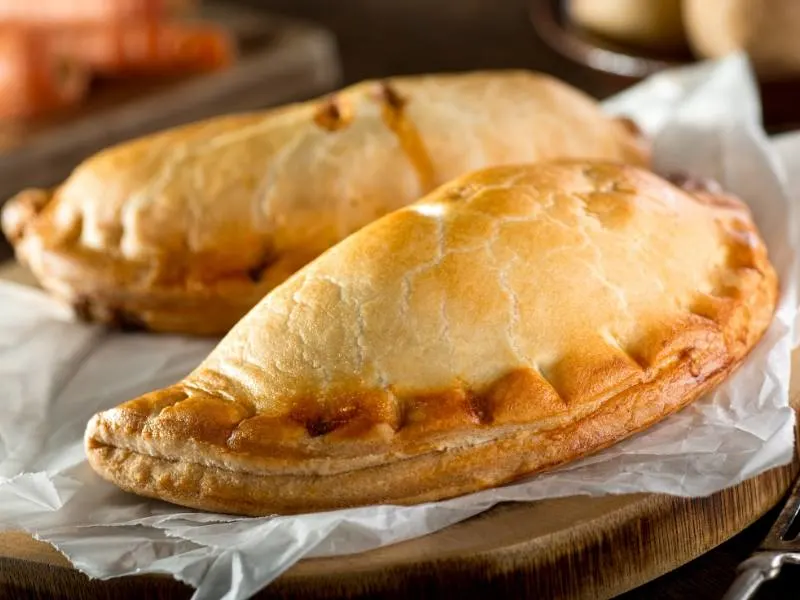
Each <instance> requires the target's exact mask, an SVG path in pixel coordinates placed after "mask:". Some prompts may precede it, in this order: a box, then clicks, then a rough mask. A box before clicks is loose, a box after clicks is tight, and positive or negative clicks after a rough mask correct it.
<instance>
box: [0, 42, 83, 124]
mask: <svg viewBox="0 0 800 600" xmlns="http://www.w3.org/2000/svg"><path fill="white" fill-rule="evenodd" d="M88 87H89V73H88V71H87V70H86V69H84V68H83V67H81V66H80V64H79V63H76V62H75V61H74V60H73V59H70V58H69V57H67V56H64V55H60V54H58V53H55V52H52V51H51V50H50V49H49V48H48V45H47V42H46V40H44V39H42V37H41V36H40V35H38V34H37V33H35V32H32V31H28V30H25V29H19V28H17V29H10V28H2V30H0V118H19V117H25V118H27V117H32V116H37V115H40V114H43V113H46V112H49V111H52V110H55V109H57V108H61V107H65V106H69V105H73V104H77V103H78V102H79V101H80V100H81V99H83V98H84V97H85V95H86V93H87V90H88Z"/></svg>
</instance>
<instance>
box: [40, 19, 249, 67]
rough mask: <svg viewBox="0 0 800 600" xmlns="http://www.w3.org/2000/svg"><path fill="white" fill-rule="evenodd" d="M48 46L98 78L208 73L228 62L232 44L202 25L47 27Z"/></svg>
mask: <svg viewBox="0 0 800 600" xmlns="http://www.w3.org/2000/svg"><path fill="white" fill-rule="evenodd" d="M46 31H47V35H48V37H49V38H50V44H51V47H52V48H53V49H54V50H55V51H56V52H58V53H59V54H61V55H64V56H69V57H70V58H73V59H74V60H77V61H79V62H81V63H83V64H85V65H86V66H87V67H89V68H90V69H91V70H93V71H95V72H96V73H98V74H101V75H132V74H147V75H160V74H171V73H176V72H178V73H180V72H187V71H211V70H215V69H219V68H221V67H224V66H226V65H228V64H230V63H231V62H232V60H233V55H234V48H233V42H232V41H231V39H230V38H229V36H228V35H227V34H226V33H225V31H224V30H222V29H220V28H218V27H216V26H213V25H203V24H178V23H155V22H149V21H137V22H130V23H104V24H75V25H69V26H60V27H48V28H46Z"/></svg>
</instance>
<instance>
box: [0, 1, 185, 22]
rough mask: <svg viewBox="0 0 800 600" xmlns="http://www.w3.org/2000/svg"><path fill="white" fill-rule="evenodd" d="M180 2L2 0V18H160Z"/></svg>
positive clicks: (62, 20) (52, 20)
mask: <svg viewBox="0 0 800 600" xmlns="http://www.w3.org/2000/svg"><path fill="white" fill-rule="evenodd" d="M180 3H185V0H183V1H181V2H180ZM176 4H179V3H178V2H176V0H0V21H13V22H16V23H39V24H44V23H70V22H86V21H119V20H128V19H137V20H138V19H148V20H150V19H152V20H157V19H160V18H163V17H164V16H165V15H167V14H169V13H170V12H172V10H173V9H174V8H175V6H176Z"/></svg>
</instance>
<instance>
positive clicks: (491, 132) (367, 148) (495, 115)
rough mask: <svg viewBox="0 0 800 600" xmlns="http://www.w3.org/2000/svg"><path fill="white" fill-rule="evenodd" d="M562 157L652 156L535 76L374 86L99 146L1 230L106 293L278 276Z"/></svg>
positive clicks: (575, 94) (623, 129) (486, 75)
mask: <svg viewBox="0 0 800 600" xmlns="http://www.w3.org/2000/svg"><path fill="white" fill-rule="evenodd" d="M556 157H579V158H603V159H609V160H623V161H628V162H632V163H636V164H642V163H643V162H644V161H645V160H646V158H647V157H646V152H645V151H644V149H643V147H642V145H641V139H640V138H639V137H638V136H637V134H636V132H634V131H631V129H630V127H629V126H626V125H625V123H622V122H620V121H618V120H614V119H611V118H609V117H606V116H604V115H602V114H601V113H600V111H599V109H598V107H597V106H596V104H595V103H594V102H593V101H592V100H591V99H589V98H588V97H587V96H585V95H584V94H583V93H581V92H579V91H577V90H575V89H573V88H571V87H569V86H567V85H566V84H563V83H561V82H559V81H557V80H555V79H552V78H550V77H547V76H544V75H536V74H532V73H527V72H522V71H508V72H477V73H470V74H464V75H434V76H420V77H407V78H393V79H391V80H390V81H383V82H377V81H370V82H365V83H361V84H358V85H355V86H353V87H350V88H347V89H345V90H343V91H341V92H338V93H335V94H333V95H331V96H329V97H326V98H323V99H320V100H314V101H310V102H306V103H302V104H297V105H292V106H288V107H283V108H279V109H273V110H269V111H265V112H261V113H253V114H243V115H235V116H227V117H219V118H216V119H212V120H209V121H205V122H201V123H197V124H194V125H190V126H185V127H181V128H177V129H174V130H170V131H167V132H164V133H161V134H157V135H152V136H148V137H145V138H142V139H140V140H137V141H134V142H130V143H126V144H122V145H119V146H116V147H113V148H110V149H108V150H105V151H103V152H101V153H99V154H97V155H96V156H94V157H92V158H90V159H89V160H87V161H86V162H84V163H83V164H82V165H80V166H79V167H78V168H77V169H76V170H75V172H74V173H73V174H72V176H71V177H70V178H69V179H68V180H67V181H66V182H65V183H64V184H63V185H61V186H60V187H58V188H57V189H56V190H55V191H54V193H53V195H52V196H51V197H49V198H48V199H47V200H46V201H43V202H45V203H47V204H48V205H47V206H46V208H44V210H42V211H41V213H40V214H39V215H38V216H36V218H30V219H29V222H27V221H26V222H20V223H19V224H18V225H17V224H16V219H14V218H12V217H14V215H13V214H12V215H10V216H9V219H8V223H9V224H8V226H7V229H8V230H9V231H10V232H11V233H10V234H9V235H10V237H12V238H18V239H19V245H20V247H22V246H24V245H25V243H26V242H25V239H24V238H28V242H27V244H28V246H29V248H28V249H27V250H26V249H23V251H22V252H21V254H22V255H23V258H24V257H25V255H26V254H27V255H30V260H29V262H31V263H32V266H33V268H34V271H36V270H37V266H38V262H37V257H36V256H35V255H36V254H37V253H39V252H40V251H41V249H40V247H43V248H44V249H45V251H47V250H51V251H62V250H63V251H64V252H67V253H72V254H71V255H70V256H71V257H72V258H73V259H75V261H77V263H79V264H80V265H83V268H84V273H85V276H86V277H89V278H91V277H99V278H100V280H101V283H98V286H100V287H102V286H106V287H108V286H111V287H114V286H121V287H126V288H136V287H159V286H162V287H163V286H177V287H187V286H188V287H192V286H195V287H197V286H200V287H202V286H203V285H206V284H208V283H209V282H214V281H217V280H221V279H222V280H224V279H226V278H229V279H230V278H233V279H236V278H242V277H244V278H246V277H250V278H255V279H258V278H259V276H260V275H259V272H263V271H267V270H268V269H269V268H270V266H271V265H274V264H276V263H278V262H280V261H288V262H287V265H283V266H280V267H278V268H277V271H278V272H277V274H276V276H275V277H272V280H274V281H275V282H277V281H279V280H280V279H281V278H283V277H285V276H286V274H287V273H288V272H291V271H292V270H294V269H296V268H298V267H299V266H301V265H302V264H304V263H305V262H308V261H309V260H311V259H312V258H314V257H315V256H317V255H318V254H319V253H320V252H322V251H323V250H325V249H327V248H328V247H329V246H331V245H333V244H334V243H336V242H337V241H339V240H341V239H342V238H344V237H346V236H347V235H349V234H350V233H352V232H354V231H356V230H357V229H359V228H360V227H362V226H363V225H365V224H367V223H368V222H370V221H372V220H374V219H375V218H377V217H379V216H382V215H384V214H386V213H388V212H390V211H392V210H395V209H397V208H400V207H402V206H404V205H406V204H409V203H411V202H412V201H414V200H416V199H418V198H419V197H421V196H422V195H423V194H425V193H427V192H429V191H430V190H432V189H433V188H434V187H435V186H437V185H439V184H442V183H444V182H445V181H448V180H450V179H452V178H454V177H457V176H459V175H462V174H463V173H465V172H468V171H470V170H473V169H477V168H481V167H485V166H489V165H497V164H505V163H510V162H514V163H517V162H529V161H534V160H538V159H546V158H556ZM42 193H43V192H37V191H28V192H25V193H24V194H23V197H24V199H36V198H40V197H41V195H42ZM37 194H38V195H37ZM35 203H36V202H34V204H35ZM26 218H27V217H26ZM11 221H15V223H11ZM12 229H13V230H14V231H11V230H12ZM131 265H135V268H134V267H132V266H131ZM39 268H40V269H41V270H47V269H48V268H49V269H52V268H56V267H46V266H40V267H39ZM267 277H271V274H267ZM74 279H76V280H78V279H80V278H79V277H77V276H76V277H75V278H74ZM72 285H75V286H78V285H79V284H78V283H73V284H72Z"/></svg>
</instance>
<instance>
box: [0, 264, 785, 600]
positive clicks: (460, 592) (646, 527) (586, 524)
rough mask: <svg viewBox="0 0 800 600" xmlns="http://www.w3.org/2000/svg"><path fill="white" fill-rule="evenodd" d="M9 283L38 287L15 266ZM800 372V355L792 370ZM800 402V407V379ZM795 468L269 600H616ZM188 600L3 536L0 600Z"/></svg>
mask: <svg viewBox="0 0 800 600" xmlns="http://www.w3.org/2000/svg"><path fill="white" fill-rule="evenodd" d="M0 278H2V279H7V280H13V281H17V282H20V283H24V284H29V285H32V284H34V282H33V279H32V277H31V276H30V274H29V273H28V272H27V271H26V270H25V269H22V268H20V267H19V266H17V265H16V264H14V263H7V264H5V265H3V266H0ZM798 368H800V352H798V353H796V354H795V355H794V357H793V370H794V371H795V372H796V371H797V369H798ZM791 397H792V402H793V404H794V405H795V406H797V405H798V403H800V378H794V379H793V382H792V389H791ZM796 471H797V465H796V464H792V465H790V466H787V467H782V468H779V469H774V470H772V471H769V472H767V473H764V474H762V475H760V476H758V477H755V478H753V479H750V480H748V481H745V482H743V483H742V484H740V485H737V486H735V487H732V488H729V489H727V490H723V491H722V492H719V493H717V494H714V495H712V496H710V497H706V498H691V499H686V498H676V497H672V496H665V495H658V494H637V495H626V496H605V497H598V498H588V497H570V498H562V499H555V500H545V501H540V502H531V503H509V504H503V505H500V506H497V507H495V508H494V509H492V510H490V511H487V512H486V513H483V514H482V515H479V516H477V517H474V518H472V519H469V520H467V521H464V522H462V523H459V524H456V525H454V526H452V527H449V528H447V529H445V530H443V531H440V532H438V533H435V534H432V535H429V536H425V537H422V538H419V539H416V540H410V541H408V542H403V543H400V544H395V545H393V546H388V547H385V548H380V549H378V550H374V551H371V552H366V553H362V554H357V555H352V556H345V557H334V558H321V559H310V560H304V561H301V562H300V563H298V564H297V565H296V566H295V567H293V568H292V569H290V570H289V571H288V572H287V573H285V574H284V575H283V576H282V577H280V578H279V579H278V580H277V581H276V582H274V583H273V584H272V585H271V586H269V587H268V588H266V589H265V590H264V591H263V592H262V593H261V594H259V596H258V597H259V598H315V599H323V598H325V599H328V598H342V597H344V598H368V597H374V596H376V595H379V596H380V597H384V598H406V597H436V598H462V597H466V598H479V597H480V598H485V597H487V596H490V595H499V596H501V597H531V598H539V597H541V598H553V597H557V598H575V599H578V598H580V599H595V598H608V597H612V596H615V595H617V594H620V593H623V592H625V591H627V590H631V589H633V588H636V587H637V586H640V585H642V584H644V583H646V582H648V581H650V580H652V579H654V578H656V577H658V576H660V575H662V574H664V573H667V572H668V571H671V570H672V569H675V568H676V567H678V566H680V565H682V564H684V563H686V562H688V561H690V560H692V559H694V558H695V557H697V556H699V555H701V554H703V553H704V552H707V551H708V550H710V549H711V548H714V547H715V546H717V545H718V544H720V543H722V542H724V541H725V540H727V539H728V538H730V537H731V536H733V535H735V534H736V533H738V532H739V531H741V530H742V529H744V528H745V527H747V526H748V525H750V524H751V523H753V522H754V521H756V520H757V519H758V518H759V517H761V516H762V515H763V514H765V513H766V512H767V511H769V510H770V509H771V508H772V507H773V506H774V505H775V504H776V503H777V502H778V501H779V499H780V498H781V497H782V496H783V495H784V493H785V492H786V490H787V489H788V487H789V485H790V483H791V481H792V479H793V478H794V475H795V473H796ZM3 594H8V595H9V597H49V598H115V599H116V600H120V599H122V598H144V597H147V598H150V597H153V598H184V597H188V596H189V595H190V594H191V590H190V588H188V587H187V586H185V585H183V584H180V583H178V582H175V581H173V580H171V579H169V578H167V577H162V576H139V577H124V578H119V579H114V580H109V581H97V580H89V579H88V578H87V577H85V576H84V575H82V574H80V573H79V572H78V571H76V570H75V569H73V568H71V566H70V564H69V561H67V559H66V558H65V557H64V556H62V555H61V554H59V553H58V552H57V551H55V550H54V549H53V548H52V547H50V546H49V545H47V544H44V543H42V542H38V541H34V540H33V539H32V538H30V537H29V536H28V535H27V534H24V533H21V532H7V533H3V534H0V597H2V596H3Z"/></svg>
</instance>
